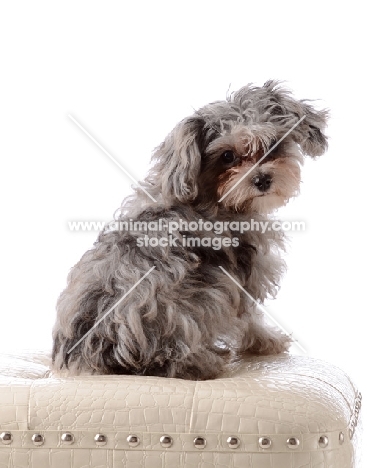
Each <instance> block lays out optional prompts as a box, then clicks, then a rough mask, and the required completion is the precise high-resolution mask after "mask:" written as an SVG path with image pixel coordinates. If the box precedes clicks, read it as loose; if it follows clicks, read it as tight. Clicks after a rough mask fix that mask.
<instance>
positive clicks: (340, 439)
mask: <svg viewBox="0 0 367 468" xmlns="http://www.w3.org/2000/svg"><path fill="white" fill-rule="evenodd" d="M339 444H340V445H342V444H344V434H343V432H340V433H339Z"/></svg>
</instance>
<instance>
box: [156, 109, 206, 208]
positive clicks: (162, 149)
mask: <svg viewBox="0 0 367 468" xmlns="http://www.w3.org/2000/svg"><path fill="white" fill-rule="evenodd" d="M204 125H205V122H204V120H203V119H202V118H201V117H197V116H192V117H188V118H186V119H184V120H183V121H181V122H180V123H179V124H178V125H177V126H176V127H175V128H174V129H173V131H172V132H171V133H170V134H169V135H168V136H167V138H166V139H165V140H164V142H163V143H162V144H161V145H160V146H159V147H158V148H157V150H156V152H155V153H154V155H153V160H156V164H155V166H154V170H155V172H156V174H159V178H160V179H161V182H162V196H163V198H164V199H166V200H167V199H172V197H173V198H176V199H178V200H179V201H180V202H183V203H185V202H188V201H190V200H194V199H195V198H196V196H197V195H198V185H197V179H198V176H199V173H200V167H201V151H200V146H201V140H202V138H203V135H202V132H203V128H204Z"/></svg>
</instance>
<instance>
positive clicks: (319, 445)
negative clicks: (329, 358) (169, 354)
mask: <svg viewBox="0 0 367 468" xmlns="http://www.w3.org/2000/svg"><path fill="white" fill-rule="evenodd" d="M360 406H361V397H360V394H359V393H358V391H357V390H356V388H355V387H354V385H353V384H352V382H351V381H350V379H349V378H348V376H346V375H345V373H344V372H342V371H341V370H340V369H338V368H336V367H334V366H331V365H329V364H327V363H324V362H322V361H319V360H315V359H311V358H306V357H300V356H288V355H283V356H276V357H266V358H265V357H260V358H251V359H250V360H249V362H248V364H247V365H246V366H244V368H242V369H241V371H239V372H237V374H236V375H232V376H228V377H227V378H222V379H218V380H214V381H204V382H192V381H184V380H178V379H164V378H157V377H134V376H78V377H70V376H67V375H61V374H60V375H52V373H51V372H50V370H49V357H48V355H47V354H46V353H38V354H23V355H21V354H18V355H16V356H11V355H5V354H4V355H2V356H1V357H0V468H48V467H50V468H107V467H108V468H122V467H124V468H125V467H126V468H163V467H168V468H176V467H186V468H214V467H218V468H219V467H221V468H306V467H308V468H353V467H357V466H358V463H357V450H356V449H357V447H359V446H360V426H361V425H360V417H359V413H360ZM65 433H68V434H69V436H68V437H69V442H68V441H67V440H66V441H65V440H64V441H63V440H62V435H63V434H65ZM37 434H38V436H37ZM97 434H101V435H103V436H104V438H103V437H102V438H101V439H100V445H99V446H98V445H97V442H96V440H95V436H96V435H97ZM35 435H36V437H35ZM131 435H132V436H134V437H133V438H130V439H129V440H130V445H129V442H128V438H129V436H131ZM41 436H42V437H41ZM162 436H169V437H168V441H169V444H168V446H166V447H163V446H162V443H161V438H162ZM32 437H33V439H32ZM195 438H199V441H197V442H201V443H202V445H201V448H197V447H196V446H195V443H194V439H195ZM229 438H232V439H234V441H235V443H234V444H233V446H232V447H230V446H229V444H228V439H229ZM260 438H263V439H262V441H260V440H259V439H260ZM70 439H71V440H70ZM202 439H205V440H204V441H203V440H202ZM34 440H36V442H37V441H38V443H39V445H35V442H34ZM166 441H167V438H166ZM70 442H71V443H70ZM261 442H262V444H263V445H261ZM203 444H204V445H203ZM196 445H197V446H198V447H200V446H199V444H198V443H197V444H196ZM269 445H270V446H269ZM358 468H359V466H358Z"/></svg>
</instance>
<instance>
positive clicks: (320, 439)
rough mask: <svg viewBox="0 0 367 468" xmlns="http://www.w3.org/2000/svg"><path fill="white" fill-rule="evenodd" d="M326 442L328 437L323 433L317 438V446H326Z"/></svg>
mask: <svg viewBox="0 0 367 468" xmlns="http://www.w3.org/2000/svg"><path fill="white" fill-rule="evenodd" d="M328 443H329V439H328V438H327V437H326V436H324V435H323V436H321V437H320V438H319V447H321V448H325V447H327V445H328Z"/></svg>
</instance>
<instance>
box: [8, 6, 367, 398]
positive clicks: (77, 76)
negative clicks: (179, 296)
mask: <svg viewBox="0 0 367 468" xmlns="http://www.w3.org/2000/svg"><path fill="white" fill-rule="evenodd" d="M252 3H253V4H250V3H249V2H244V1H241V2H240V1H238V2H237V1H228V0H227V1H222V2H214V1H211V2H209V1H201V2H199V1H194V2H190V1H185V2H161V1H157V0H155V1H154V2H148V1H145V2H144V1H143V2H122V1H119V2H115V1H105V2H95V1H90V0H88V1H72V2H71V1H63V2H39V1H34V2H16V1H14V2H8V3H7V4H5V2H3V3H2V6H1V12H0V43H1V52H0V54H1V55H0V58H1V76H0V79H1V88H0V92H1V97H0V112H1V121H0V135H1V138H0V154H1V163H2V169H1V222H2V229H1V236H2V238H1V272H2V279H1V287H2V289H1V293H2V306H1V309H2V310H1V325H0V343H1V347H5V348H7V349H9V348H20V347H27V348H49V347H50V346H51V329H52V325H53V321H54V318H55V302H56V299H57V297H58V294H59V293H60V291H61V290H62V289H63V287H64V286H65V280H66V275H67V273H68V271H69V269H70V267H71V266H72V265H74V264H75V263H76V262H77V261H78V259H79V258H80V256H81V255H82V254H83V253H84V251H85V250H87V249H88V248H90V247H91V245H92V243H93V241H94V240H95V238H96V235H97V234H96V233H75V232H74V233H73V232H70V231H69V230H68V224H67V223H68V221H71V220H106V221H107V220H110V219H112V216H113V212H114V211H115V210H116V209H117V208H118V207H119V205H120V202H121V201H122V199H123V198H124V196H125V195H127V194H129V192H130V186H131V181H130V180H129V179H128V178H127V177H126V176H125V175H124V174H123V173H122V172H121V171H120V170H119V169H118V168H117V167H116V166H115V165H114V164H113V162H111V161H110V160H109V159H108V158H107V157H106V156H105V155H104V154H103V153H102V152H101V151H100V150H99V149H98V148H97V147H96V146H95V145H94V144H93V143H92V142H91V141H90V140H89V139H88V138H87V137H86V136H85V135H84V134H83V133H82V132H81V131H80V130H79V129H78V128H77V127H76V126H75V124H74V123H73V122H72V121H71V120H70V119H69V118H68V117H67V115H68V113H70V114H72V115H73V116H74V117H75V118H76V119H78V120H79V121H80V122H81V123H82V124H83V125H84V126H85V127H86V128H87V129H88V130H89V131H90V132H91V133H92V134H93V135H94V137H95V138H97V139H98V140H99V141H100V143H101V144H102V145H103V146H104V147H105V148H106V149H107V150H108V151H110V152H111V154H113V155H114V156H115V157H116V159H118V161H119V162H120V163H121V164H122V165H123V166H124V167H125V168H126V169H127V170H128V171H130V172H131V174H132V175H133V176H134V177H136V178H137V179H141V178H142V177H143V176H144V174H145V173H146V170H147V167H148V164H149V159H150V155H151V152H152V150H153V148H154V147H155V146H157V145H158V144H159V143H160V142H161V141H162V140H163V138H164V137H165V135H166V134H167V133H168V132H169V131H170V130H171V128H172V127H173V126H174V125H175V124H176V123H177V122H178V121H179V120H181V119H182V118H183V117H185V116H187V115H189V114H191V113H192V108H196V109H197V108H198V107H200V106H201V105H204V104H206V103H207V102H209V101H213V100H217V99H223V98H225V95H226V92H227V90H228V87H229V85H230V84H231V89H232V90H235V89H237V88H239V87H240V86H242V85H244V84H246V83H248V82H254V83H256V84H259V85H261V84H262V83H263V82H264V81H266V80H267V79H269V78H276V79H280V80H286V81H287V83H288V86H289V87H290V88H291V89H293V90H294V92H295V94H296V96H298V97H300V98H312V99H321V101H320V102H319V103H318V105H319V106H320V107H322V106H325V107H328V108H330V109H331V115H332V118H331V120H330V125H329V129H328V134H329V136H330V146H329V151H328V153H327V154H326V155H324V156H323V157H321V158H320V159H319V160H318V161H309V162H307V164H306V166H305V167H304V172H303V181H304V183H303V185H302V192H301V196H300V197H299V198H298V199H297V200H295V201H293V202H292V203H290V204H289V205H288V206H287V207H286V208H285V209H284V210H282V212H281V216H282V217H283V218H284V219H297V220H303V221H305V222H306V224H307V229H306V231H305V232H303V233H294V234H292V235H290V246H289V249H288V257H287V262H288V267H289V268H288V272H287V274H286V276H285V278H284V281H283V283H282V289H281V291H280V293H279V297H278V299H277V300H276V301H273V302H272V303H270V304H269V305H268V306H267V308H268V310H269V312H271V313H272V314H273V315H274V317H276V318H277V320H279V321H280V322H281V323H282V324H283V326H284V327H285V328H287V329H288V330H289V331H291V332H293V333H294V335H295V337H297V338H298V339H299V341H300V343H302V345H303V346H304V347H305V348H306V349H307V351H308V354H309V355H311V356H315V357H318V358H322V359H325V360H328V361H330V362H333V363H335V364H337V365H339V366H340V367H342V368H343V369H345V370H346V371H347V372H348V373H349V374H350V375H351V376H352V378H353V379H354V380H355V381H356V382H357V383H358V385H359V387H360V388H362V389H363V388H364V389H365V394H366V395H367V381H366V365H365V358H366V350H365V349H366V343H367V336H366V326H365V314H366V301H365V292H366V284H365V282H366V274H365V265H366V248H365V245H366V244H365V229H366V228H365V200H366V162H365V160H366V157H367V155H366V149H365V144H366V140H365V136H366V130H365V129H366V117H365V109H366V86H365V83H366V71H365V70H366V69H365V67H364V62H365V54H366V52H365V44H366V36H365V33H364V30H365V24H364V17H365V15H364V13H363V11H362V2H355V1H349V2H347V3H346V2H343V3H341V2H331V1H330V2H320V1H317V2H312V1H309V2H282V1H280V2H279V1H277V2H270V1H269V2H252Z"/></svg>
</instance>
